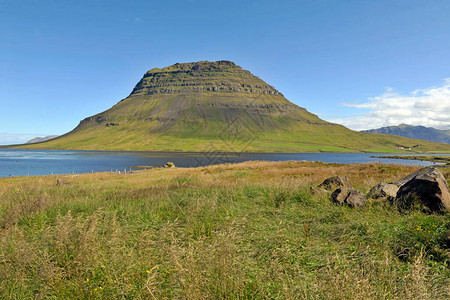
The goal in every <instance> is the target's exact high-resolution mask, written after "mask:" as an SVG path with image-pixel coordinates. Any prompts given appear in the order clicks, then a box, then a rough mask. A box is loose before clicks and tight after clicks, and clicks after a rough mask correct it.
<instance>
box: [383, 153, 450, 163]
mask: <svg viewBox="0 0 450 300" xmlns="http://www.w3.org/2000/svg"><path fill="white" fill-rule="evenodd" d="M377 157H380V158H393V159H412V160H425V161H431V162H437V163H443V164H446V165H450V155H381V156H377Z"/></svg>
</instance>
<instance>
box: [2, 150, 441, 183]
mask: <svg viewBox="0 0 450 300" xmlns="http://www.w3.org/2000/svg"><path fill="white" fill-rule="evenodd" d="M388 154H389V153H383V154H380V153H377V154H373V153H237V154H236V153H220V152H209V153H207V152H182V153H181V152H127V151H71V150H16V149H0V177H7V176H24V175H49V174H69V173H89V172H103V171H122V172H123V171H124V170H130V168H132V167H136V166H163V165H164V164H165V163H166V162H168V161H172V162H174V163H175V165H176V166H178V167H198V166H206V165H211V164H219V163H236V162H243V161H248V160H268V161H286V160H298V161H301V160H307V161H322V162H327V163H344V164H350V163H368V162H381V163H387V164H405V165H420V166H429V165H433V163H430V162H424V161H416V160H401V159H384V158H373V157H372V156H374V155H375V156H378V155H388Z"/></svg>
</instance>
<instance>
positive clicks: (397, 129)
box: [362, 124, 450, 144]
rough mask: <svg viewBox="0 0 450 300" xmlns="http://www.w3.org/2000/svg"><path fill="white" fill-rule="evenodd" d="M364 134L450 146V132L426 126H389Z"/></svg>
mask: <svg viewBox="0 0 450 300" xmlns="http://www.w3.org/2000/svg"><path fill="white" fill-rule="evenodd" d="M362 132H369V133H383V134H390V135H398V136H403V137H407V138H412V139H419V140H425V141H430V142H436V143H446V144H450V130H439V129H436V128H432V127H425V126H413V125H406V124H400V125H398V126H388V127H381V128H378V129H370V130H362Z"/></svg>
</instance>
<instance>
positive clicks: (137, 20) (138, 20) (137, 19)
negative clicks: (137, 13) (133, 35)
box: [134, 18, 144, 23]
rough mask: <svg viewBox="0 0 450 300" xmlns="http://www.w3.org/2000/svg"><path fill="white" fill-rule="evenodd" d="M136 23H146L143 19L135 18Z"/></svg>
mask: <svg viewBox="0 0 450 300" xmlns="http://www.w3.org/2000/svg"><path fill="white" fill-rule="evenodd" d="M134 23H144V20H142V19H141V18H134Z"/></svg>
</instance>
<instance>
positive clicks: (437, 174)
mask: <svg viewBox="0 0 450 300" xmlns="http://www.w3.org/2000/svg"><path fill="white" fill-rule="evenodd" d="M418 175H428V176H431V177H439V178H441V179H442V180H444V181H445V178H444V175H442V173H441V172H439V170H438V169H436V168H432V167H429V168H424V169H420V170H417V171H415V172H413V173H411V174H409V175H407V176H405V177H403V178H402V179H399V180H397V181H396V182H394V184H395V185H396V186H399V187H400V186H402V185H404V184H405V183H407V182H408V181H410V180H411V179H414V178H415V177H416V176H418Z"/></svg>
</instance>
